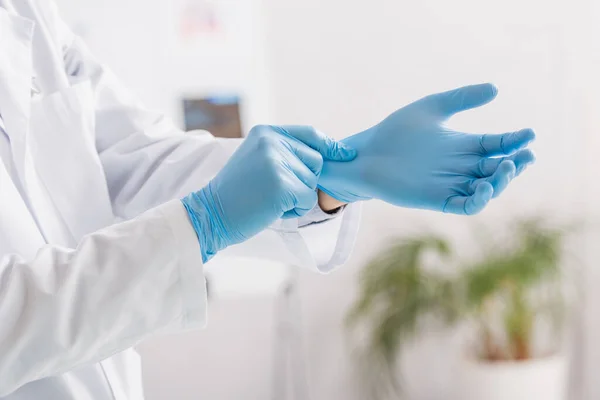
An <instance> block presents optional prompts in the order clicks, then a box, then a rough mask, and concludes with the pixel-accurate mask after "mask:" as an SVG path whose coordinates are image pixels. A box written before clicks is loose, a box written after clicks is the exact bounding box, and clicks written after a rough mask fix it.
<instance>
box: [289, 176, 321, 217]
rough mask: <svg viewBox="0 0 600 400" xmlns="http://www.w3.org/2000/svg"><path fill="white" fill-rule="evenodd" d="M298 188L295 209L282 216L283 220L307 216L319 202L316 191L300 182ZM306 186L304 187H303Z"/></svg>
mask: <svg viewBox="0 0 600 400" xmlns="http://www.w3.org/2000/svg"><path fill="white" fill-rule="evenodd" d="M298 184H299V185H298V188H297V190H295V193H294V194H295V207H294V208H293V209H291V210H288V211H286V212H285V213H283V215H282V216H281V218H282V219H290V218H298V217H302V216H303V215H306V214H307V213H308V212H309V211H310V210H312V209H313V208H315V206H316V205H317V202H318V201H319V199H318V195H317V192H316V190H314V189H311V188H309V187H308V186H305V185H302V183H300V182H298ZM302 186H304V187H302Z"/></svg>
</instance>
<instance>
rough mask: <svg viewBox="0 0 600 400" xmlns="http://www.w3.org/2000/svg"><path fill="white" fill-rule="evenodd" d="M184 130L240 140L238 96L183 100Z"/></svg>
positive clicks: (240, 127) (240, 125) (240, 126)
mask: <svg viewBox="0 0 600 400" xmlns="http://www.w3.org/2000/svg"><path fill="white" fill-rule="evenodd" d="M183 113H184V122H185V130H186V131H192V130H198V129H202V130H207V131H209V132H210V133H212V134H213V135H214V136H217V137H224V138H241V137H242V123H241V118H240V101H239V97H238V96H213V97H205V98H195V99H191V98H187V99H184V100H183Z"/></svg>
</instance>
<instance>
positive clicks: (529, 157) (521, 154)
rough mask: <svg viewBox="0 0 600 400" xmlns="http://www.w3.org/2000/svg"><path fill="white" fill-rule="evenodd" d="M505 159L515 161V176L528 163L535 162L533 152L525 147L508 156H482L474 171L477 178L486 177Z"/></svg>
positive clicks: (523, 169)
mask: <svg viewBox="0 0 600 400" xmlns="http://www.w3.org/2000/svg"><path fill="white" fill-rule="evenodd" d="M506 160H510V161H512V162H513V163H515V167H516V170H517V172H516V174H515V176H519V175H520V174H521V173H522V172H523V171H525V168H527V166H528V165H529V164H533V163H534V162H535V154H534V153H533V151H531V150H530V149H525V150H521V151H518V152H517V153H515V154H513V155H512V156H508V157H498V158H482V159H481V160H479V162H478V163H477V167H476V170H475V171H474V173H475V175H476V176H477V177H478V178H485V177H488V176H490V175H492V174H493V173H494V172H496V170H497V169H498V167H499V166H500V164H501V163H502V162H503V161H506Z"/></svg>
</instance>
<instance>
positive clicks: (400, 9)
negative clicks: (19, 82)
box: [58, 0, 600, 400]
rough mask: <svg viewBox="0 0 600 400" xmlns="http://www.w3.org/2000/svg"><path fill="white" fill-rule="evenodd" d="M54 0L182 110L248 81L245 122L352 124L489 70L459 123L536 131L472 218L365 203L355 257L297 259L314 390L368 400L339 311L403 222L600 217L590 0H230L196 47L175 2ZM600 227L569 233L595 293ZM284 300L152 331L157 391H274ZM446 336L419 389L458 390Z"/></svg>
mask: <svg viewBox="0 0 600 400" xmlns="http://www.w3.org/2000/svg"><path fill="white" fill-rule="evenodd" d="M58 3H59V5H60V6H61V9H62V11H63V14H64V16H65V18H66V19H67V20H68V21H69V23H71V24H72V26H74V28H75V29H76V30H79V31H80V32H81V33H82V34H84V35H85V36H86V37H87V39H88V41H89V44H90V46H91V47H92V49H93V50H95V52H96V53H97V55H98V56H99V57H100V58H101V59H103V60H104V61H105V62H106V63H107V64H108V65H109V66H111V67H112V69H113V70H115V72H116V73H117V75H119V76H120V77H121V78H122V80H123V82H125V84H126V85H127V86H129V87H131V88H132V89H134V90H135V91H137V93H139V94H140V97H141V98H142V99H143V100H144V101H145V102H146V103H147V104H149V105H150V106H152V107H157V108H160V109H163V110H165V112H166V113H168V114H169V115H171V116H172V117H173V118H174V119H175V120H177V121H179V120H180V118H181V115H180V110H179V100H180V98H181V95H182V94H184V93H192V94H202V93H209V92H214V91H219V90H224V91H237V92H239V93H241V94H242V95H243V96H244V98H245V101H246V102H245V106H244V124H245V126H246V127H250V126H251V125H253V124H255V123H306V124H312V125H315V126H316V127H318V128H319V129H321V130H322V131H324V132H326V133H328V134H330V135H332V136H335V137H338V138H342V137H344V136H347V135H349V134H352V133H355V132H357V131H360V130H362V129H364V128H366V127H368V126H370V125H372V124H374V123H376V122H378V121H379V120H380V119H381V118H383V117H385V116H386V115H387V114H388V113H390V112H391V111H393V110H395V109H396V108H398V107H400V106H402V105H404V104H406V103H408V102H410V101H412V100H415V99H417V98H419V97H421V96H422V95H425V94H429V93H432V92H437V91H441V90H446V89H450V88H453V87H456V86H460V85H463V84H470V83H478V82H482V81H492V82H494V83H496V84H497V85H498V86H499V88H500V95H499V97H498V99H497V100H496V101H495V102H494V103H493V104H491V105H489V106H487V107H485V108H483V109H481V110H477V111H473V112H469V113H467V114H464V115H461V116H460V117H458V118H456V119H455V120H454V121H453V122H452V124H453V126H455V127H460V128H464V129H470V130H471V131H473V132H502V131H509V130H514V129H518V128H522V127H532V128H534V129H535V130H536V131H537V133H538V140H537V142H536V144H535V151H536V153H537V155H538V163H537V164H536V166H535V168H532V169H531V170H529V171H527V174H526V175H524V176H522V177H520V178H519V179H518V180H517V181H515V182H514V184H513V185H512V186H511V187H510V189H509V190H508V191H507V192H506V194H505V195H504V196H502V198H500V199H498V200H497V201H495V202H494V203H493V205H492V206H491V207H490V208H489V209H488V210H487V211H486V212H485V213H483V214H482V215H480V216H477V217H476V218H470V219H468V220H465V219H464V218H459V217H453V216H447V215H439V214H434V213H429V212H421V211H411V210H401V209H395V208H393V207H390V206H388V205H385V204H382V203H379V202H369V203H368V204H365V209H364V215H363V223H362V226H361V231H360V236H359V241H358V243H357V246H356V249H355V252H354V255H353V257H352V260H351V262H350V263H349V265H347V266H345V267H344V268H343V269H342V270H340V271H338V272H337V273H335V274H332V275H329V276H318V275H314V274H312V273H309V272H302V274H301V292H302V293H301V295H302V299H303V308H304V320H303V321H302V327H303V333H304V337H305V341H306V348H307V357H308V361H309V377H310V381H311V383H312V393H313V397H314V398H315V399H323V400H325V399H349V400H351V399H357V400H358V399H362V397H361V395H360V394H359V392H358V391H357V390H355V386H356V377H355V376H353V374H352V368H351V357H350V356H349V355H348V353H349V351H348V347H347V345H346V343H345V341H344V338H345V336H344V333H343V327H342V320H343V317H344V313H345V312H346V310H347V308H348V307H349V305H350V304H351V302H352V300H353V299H354V297H355V295H356V282H357V272H358V271H359V269H360V267H361V266H362V265H364V263H365V262H366V260H368V258H369V257H371V256H372V255H373V254H374V253H375V252H377V250H378V249H380V248H381V247H382V246H384V245H386V243H388V242H389V240H391V238H393V237H396V236H399V235H406V234H410V233H413V232H415V231H419V230H422V229H424V228H427V229H434V230H437V231H440V232H444V233H446V234H448V235H450V236H451V237H452V238H453V239H454V240H455V242H456V244H457V247H458V248H459V249H461V251H463V252H464V253H465V254H468V253H469V251H470V250H472V248H473V246H476V245H477V244H476V243H474V242H473V241H472V240H471V239H469V238H468V235H467V234H466V233H467V232H468V231H469V227H470V226H471V225H472V224H475V223H480V224H486V225H487V226H488V227H489V228H490V229H492V230H493V229H501V227H502V226H504V225H505V224H506V223H508V222H510V220H511V219H513V218H514V217H516V216H519V215H528V214H531V213H536V214H538V215H539V214H541V215H546V216H549V217H556V218H559V219H563V220H570V219H572V218H575V217H579V218H581V217H584V218H585V219H586V220H593V219H594V218H595V217H596V215H597V213H596V212H595V207H594V205H595V199H596V198H597V197H596V196H595V194H596V193H598V189H599V184H598V183H597V180H598V179H597V176H596V175H595V172H596V171H598V168H597V166H596V164H595V160H594V158H595V157H594V156H595V154H596V149H598V148H600V147H599V146H600V141H599V140H598V139H597V132H596V130H597V127H598V122H600V121H598V119H597V117H596V114H595V112H594V109H595V106H596V105H599V104H600V103H599V102H598V98H597V95H596V93H598V91H596V89H598V83H597V79H596V76H595V75H596V72H595V68H594V67H600V63H597V61H598V59H597V58H598V56H597V55H596V54H598V52H597V50H598V45H597V44H596V40H595V39H594V37H595V36H594V34H595V33H597V29H596V28H594V26H595V25H596V23H597V21H598V20H597V18H596V16H597V15H598V14H597V13H595V10H593V9H592V4H593V3H592V2H591V1H590V2H588V1H585V0H577V1H570V2H567V1H557V0H550V1H549V0H545V1H544V0H525V1H523V0H521V1H518V0H505V1H502V2H497V1H482V0H455V1H447V0H421V1H408V0H370V1H368V2H359V1H348V0H345V1H344V0H304V1H292V0H264V1H263V2H262V3H260V2H258V1H252V0H237V1H235V0H227V1H224V2H223V3H226V5H227V6H232V7H234V8H235V9H237V10H238V11H239V13H237V14H236V15H237V17H236V18H237V19H236V23H235V25H236V26H237V27H238V29H239V30H238V31H236V32H235V34H234V38H233V39H231V40H229V41H225V42H223V41H221V43H220V44H219V45H216V44H215V43H212V44H211V43H196V44H194V45H192V46H182V45H181V44H178V43H177V41H176V38H175V37H174V33H173V18H172V11H173V9H174V8H173V7H174V5H176V4H177V2H173V3H172V2H169V1H159V0H143V1H142V0H60V1H58ZM596 37H598V38H600V36H596ZM595 243H596V236H594V235H591V234H589V235H587V236H586V237H585V240H583V241H577V242H574V243H573V244H572V250H573V251H574V252H577V253H579V254H581V255H582V257H583V260H584V264H585V267H586V268H587V270H586V271H587V272H586V273H587V274H588V275H587V280H586V282H587V284H588V285H589V286H588V287H582V288H581V290H582V291H583V290H585V289H588V288H594V287H595V285H596V284H597V283H598V282H599V281H600V280H599V279H598V277H597V274H596V272H595V271H596V268H595V265H594V264H595V263H594V261H595V259H596V256H595V254H594V251H595V248H596V247H598V246H594V244H595ZM241 267H247V268H253V266H252V265H248V266H241ZM253 278H254V280H255V281H258V282H262V281H263V280H267V279H269V277H268V276H266V275H264V274H263V275H255V276H253ZM233 279H235V277H234V278H233ZM241 281H243V282H247V281H248V279H247V278H243V279H240V282H241ZM595 292H596V291H590V293H589V294H588V299H587V300H588V302H589V303H588V306H587V307H585V308H583V307H582V310H583V315H584V318H585V319H584V328H585V329H584V331H583V333H579V334H578V336H577V337H576V339H577V340H576V341H577V343H576V344H577V346H578V347H577V346H576V348H577V349H578V350H577V355H578V356H577V359H576V369H575V371H576V372H577V376H576V378H575V381H574V382H575V386H576V389H577V390H576V391H575V394H576V395H578V396H579V398H581V399H586V400H587V399H596V398H600V385H599V384H598V383H597V382H598V380H597V376H596V371H597V370H598V367H599V364H600V346H597V345H596V344H595V340H594V338H595V337H597V336H598V335H597V334H598V333H600V332H599V331H598V319H599V318H600V317H598V318H597V315H598V313H599V311H600V309H599V308H598V307H594V300H595V297H597V295H594V293H595ZM598 301H600V299H598ZM598 304H600V303H598ZM273 306H274V297H273V296H271V295H268V294H264V295H259V294H254V295H252V296H246V297H243V298H239V299H236V298H221V299H217V300H215V301H213V302H212V303H211V306H210V308H211V309H210V322H209V324H210V325H209V327H208V329H207V330H206V331H203V332H194V333H189V334H185V335H179V336H177V337H166V338H158V339H154V340H152V341H149V342H147V343H145V344H144V345H143V346H142V354H143V356H144V366H145V380H146V388H147V389H146V392H147V393H146V395H147V398H148V399H150V400H153V399H156V400H158V399H202V398H206V399H219V400H221V399H223V400H226V399H240V398H243V399H257V400H258V399H261V400H262V399H266V398H269V394H270V388H271V383H270V380H269V379H270V373H271V370H270V365H271V364H270V359H271V358H270V357H271V346H272V344H271V342H272V339H273V337H272V335H273V332H272V324H273V319H272V311H273ZM596 310H598V311H596ZM447 340H448V339H447V338H446V337H445V336H443V335H442V336H440V335H435V337H433V338H426V339H424V340H423V341H422V343H419V345H417V346H415V350H414V352H413V354H412V355H411V356H410V361H409V365H410V367H411V368H410V371H411V372H410V377H411V379H412V380H413V381H414V382H415V387H416V388H417V389H415V390H416V393H417V395H418V398H423V399H438V398H446V397H445V394H446V393H447V392H448V390H450V387H451V383H452V381H453V370H452V365H453V362H454V354H453V352H452V351H451V350H448V348H447V346H445V344H447V343H448V342H447Z"/></svg>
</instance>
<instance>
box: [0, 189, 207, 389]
mask: <svg viewBox="0 0 600 400" xmlns="http://www.w3.org/2000/svg"><path fill="white" fill-rule="evenodd" d="M205 312H206V285H205V279H204V275H203V265H202V258H201V256H200V249H199V245H198V241H197V239H196V234H195V232H194V230H193V228H192V226H191V224H190V222H189V219H188V216H187V213H186V211H185V209H184V207H183V206H182V204H181V203H180V202H179V201H177V200H176V201H172V202H169V203H167V204H165V205H162V206H160V207H157V208H155V209H152V210H150V211H148V212H146V213H144V214H142V215H141V216H139V217H137V218H135V219H133V220H131V221H129V222H123V223H120V224H116V225H113V226H111V227H108V228H106V229H103V230H101V231H98V232H96V233H93V234H90V235H89V236H87V237H84V238H83V240H82V241H81V242H80V244H79V246H78V247H77V248H76V249H66V248H59V247H54V246H47V247H44V248H42V249H41V250H40V251H39V252H38V254H37V255H36V256H35V258H34V259H32V260H24V259H22V258H21V257H19V256H18V255H7V256H4V257H3V258H2V259H1V260H0V321H1V322H0V398H2V397H3V396H6V395H8V394H9V393H11V392H13V391H15V390H16V389H18V388H19V387H21V386H23V385H24V384H26V383H28V382H32V381H35V380H38V379H40V378H44V377H47V376H55V375H58V374H61V373H63V372H65V371H68V370H71V369H73V368H75V367H77V366H79V365H82V364H85V363H91V362H98V361H101V360H103V359H105V358H107V357H109V356H111V355H113V354H116V353H118V352H120V351H122V350H124V349H127V348H129V347H131V346H133V345H135V344H136V343H138V342H139V341H140V340H142V339H143V338H145V337H147V336H148V335H150V334H153V333H162V332H170V331H180V330H183V329H188V328H190V329H191V328H197V327H202V326H203V325H204V324H205Z"/></svg>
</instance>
